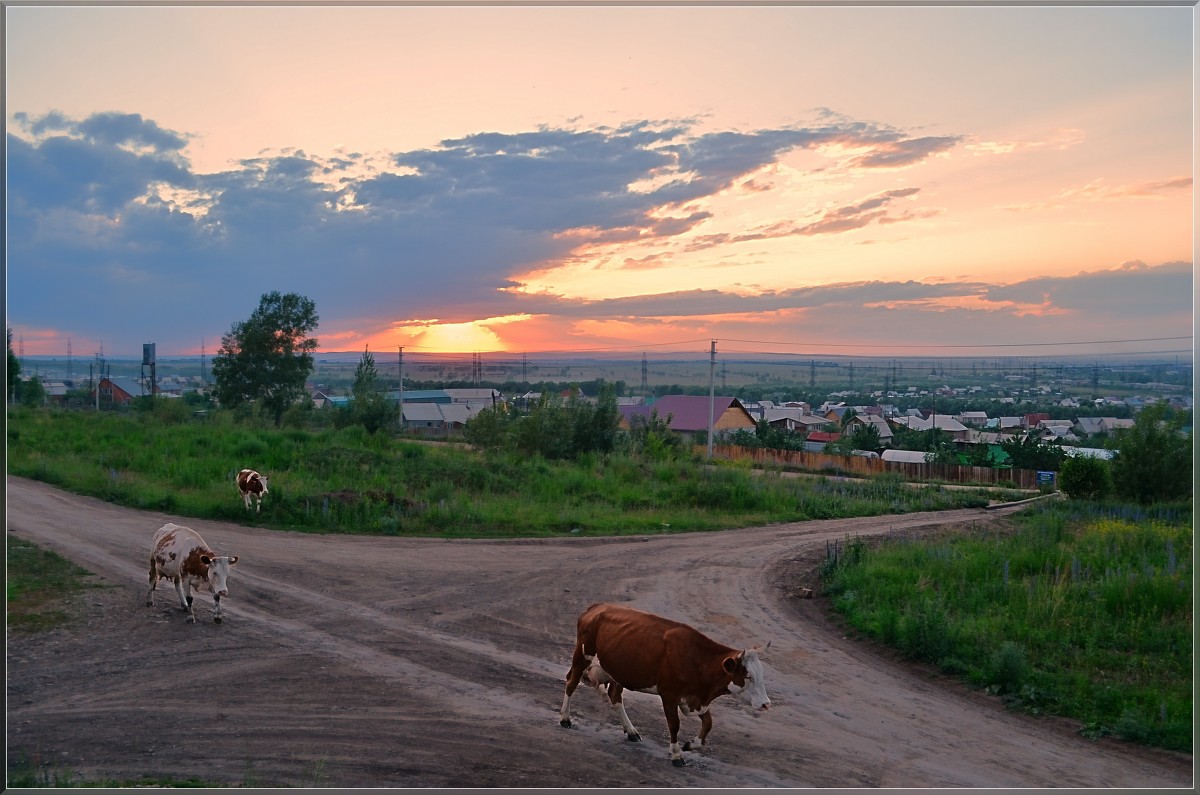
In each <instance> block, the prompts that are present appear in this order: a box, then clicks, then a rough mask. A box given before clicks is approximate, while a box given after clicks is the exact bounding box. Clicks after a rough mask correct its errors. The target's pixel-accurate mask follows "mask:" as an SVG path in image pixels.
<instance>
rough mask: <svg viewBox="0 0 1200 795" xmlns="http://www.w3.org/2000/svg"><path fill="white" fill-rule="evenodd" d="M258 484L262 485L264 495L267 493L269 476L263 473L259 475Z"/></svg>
mask: <svg viewBox="0 0 1200 795" xmlns="http://www.w3.org/2000/svg"><path fill="white" fill-rule="evenodd" d="M258 482H259V483H261V484H262V493H263V494H266V493H267V476H266V475H264V474H262V473H261V472H260V473H259V474H258Z"/></svg>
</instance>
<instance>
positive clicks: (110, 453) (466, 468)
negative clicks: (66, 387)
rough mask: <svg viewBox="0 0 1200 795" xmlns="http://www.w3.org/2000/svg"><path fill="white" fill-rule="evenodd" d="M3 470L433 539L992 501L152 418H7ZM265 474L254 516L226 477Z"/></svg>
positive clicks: (883, 484)
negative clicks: (263, 494)
mask: <svg viewBox="0 0 1200 795" xmlns="http://www.w3.org/2000/svg"><path fill="white" fill-rule="evenodd" d="M8 420H9V425H8V471H9V472H10V473H11V474H14V475H19V476H22V477H28V478H33V479H35V480H40V481H43V482H46V483H50V484H53V485H55V486H58V487H60V488H64V489H66V490H69V491H73V492H77V493H81V494H87V495H90V496H93V497H98V498H100V499H103V500H107V501H110V502H113V503H116V504H119V505H126V506H129V507H133V508H141V509H149V510H160V511H167V512H170V513H174V514H178V515H181V516H191V517H198V518H205V519H218V520H229V521H238V522H243V523H255V524H262V525H265V526H269V527H275V528H280V529H289V530H302V531H310V532H329V533H366V534H381V535H424V536H442V537H494V538H503V537H518V536H551V535H556V534H561V533H576V534H582V535H620V534H641V533H651V532H655V533H656V532H668V531H670V532H673V531H685V530H720V529H727V528H734V527H745V526H751V525H757V524H765V523H771V522H786V521H800V520H804V519H825V518H836V517H848V516H871V515H880V514H888V513H906V512H911V511H926V510H945V509H951V508H962V507H978V506H982V505H986V504H987V502H988V499H989V497H990V496H991V495H992V494H993V493H991V492H986V491H984V490H976V491H970V490H968V491H962V490H951V489H944V488H942V487H940V486H936V485H929V486H923V487H916V488H914V487H912V486H909V485H907V484H904V483H901V482H899V481H898V480H895V479H894V478H887V477H879V478H876V479H871V480H862V481H842V480H838V479H828V478H786V477H783V476H782V475H781V473H779V472H767V473H765V474H762V475H755V474H753V473H752V471H751V470H750V469H749V468H748V467H744V466H737V465H719V464H718V465H714V466H697V462H696V461H695V460H692V459H684V460H665V461H654V460H645V459H641V458H637V457H634V456H631V455H625V454H612V455H608V456H595V455H591V456H585V457H583V458H582V459H581V460H579V461H577V462H564V461H548V460H545V459H542V458H540V457H536V456H535V457H529V456H519V455H516V454H503V453H500V454H489V455H484V454H481V453H476V452H474V451H471V450H469V449H466V448H464V447H461V446H449V447H431V446H427V445H421V444H418V443H416V442H410V441H404V440H400V439H396V438H394V437H392V436H389V435H387V434H384V433H380V434H376V435H370V434H367V433H366V432H365V431H363V430H362V429H361V428H359V427H350V428H345V429H341V430H334V429H325V430H303V429H274V428H262V427H255V426H247V425H243V424H238V423H237V422H236V421H235V420H234V418H233V415H232V413H228V412H226V413H217V414H216V415H213V416H212V417H210V418H209V419H207V420H192V419H190V418H189V417H183V418H180V417H170V416H169V417H166V418H164V417H162V416H158V415H154V414H135V415H116V414H111V413H107V412H100V413H96V412H78V411H45V410H29V409H23V408H15V409H12V408H10V409H9V413H8ZM243 467H251V468H254V469H257V470H259V471H260V472H263V473H265V474H267V475H268V476H269V477H270V493H269V494H268V496H267V498H266V499H265V500H264V501H263V508H262V513H261V514H255V513H253V512H248V511H246V509H245V508H244V507H243V505H242V502H241V499H240V497H239V496H238V493H237V488H236V486H235V485H234V476H235V473H236V472H237V471H238V470H240V469H242V468H243Z"/></svg>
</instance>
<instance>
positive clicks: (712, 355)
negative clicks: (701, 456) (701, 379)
mask: <svg viewBox="0 0 1200 795" xmlns="http://www.w3.org/2000/svg"><path fill="white" fill-rule="evenodd" d="M716 374H717V341H716V340H713V341H712V347H711V348H710V349H709V354H708V457H709V458H712V454H713V412H714V411H716V406H717V381H716Z"/></svg>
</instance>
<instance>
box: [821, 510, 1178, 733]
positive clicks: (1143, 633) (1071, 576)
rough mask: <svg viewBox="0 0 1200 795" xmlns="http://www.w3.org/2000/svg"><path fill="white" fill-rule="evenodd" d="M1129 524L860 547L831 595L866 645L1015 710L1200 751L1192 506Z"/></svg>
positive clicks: (1070, 522) (1086, 521)
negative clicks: (1195, 719) (1197, 744)
mask: <svg viewBox="0 0 1200 795" xmlns="http://www.w3.org/2000/svg"><path fill="white" fill-rule="evenodd" d="M1131 510H1132V509H1130V508H1129V507H1127V506H1117V507H1115V508H1114V507H1106V506H1095V505H1084V506H1080V505H1078V504H1073V503H1060V504H1050V505H1045V506H1042V507H1040V508H1038V509H1035V510H1032V511H1030V512H1029V513H1028V514H1026V515H1024V516H1023V518H1022V519H1021V520H1020V521H1019V522H1017V523H1016V524H1015V525H1014V526H1013V528H1012V529H1011V531H1010V532H1005V533H999V534H997V533H995V532H988V533H986V534H983V535H978V536H974V537H952V538H946V539H942V540H938V541H932V542H931V541H924V542H915V541H905V540H904V539H902V538H895V539H888V540H885V541H883V542H882V543H880V544H879V545H877V546H874V547H868V545H866V544H865V543H864V542H861V541H857V540H854V539H850V540H848V541H847V543H846V544H845V545H837V547H836V550H837V552H836V554H834V550H833V549H831V554H830V556H829V559H828V560H827V561H826V565H825V569H824V572H823V574H824V583H825V584H824V589H825V592H826V593H827V594H828V595H830V596H831V598H832V599H833V600H834V605H835V608H836V609H837V610H838V611H839V612H840V613H842V614H843V615H844V617H845V618H846V620H847V621H848V622H849V623H850V624H851V625H852V626H853V627H855V628H856V629H858V630H860V631H861V632H863V633H864V634H866V635H867V636H869V637H872V638H874V639H876V640H879V641H881V642H883V643H885V644H888V645H890V646H893V647H895V648H897V649H899V650H900V651H901V652H902V653H904V654H905V655H906V656H908V657H910V658H912V659H915V660H920V661H923V662H927V663H931V664H933V665H936V666H938V667H939V668H941V669H942V670H944V671H946V672H948V673H952V674H956V675H959V676H961V677H962V678H963V679H964V680H965V681H966V682H968V683H970V684H972V685H974V686H977V687H980V688H985V689H986V690H987V691H988V692H991V693H995V694H998V695H1000V696H1001V697H1002V698H1003V699H1004V700H1005V702H1006V703H1007V704H1009V705H1010V706H1011V707H1013V708H1017V709H1022V710H1026V711H1028V712H1032V713H1048V714H1054V715H1060V716H1064V717H1068V718H1072V719H1075V720H1078V721H1079V722H1080V723H1081V724H1082V725H1083V733H1084V734H1086V735H1089V736H1093V737H1095V736H1102V735H1114V736H1119V737H1122V738H1125V739H1128V740H1132V741H1136V742H1140V743H1144V744H1147V745H1152V746H1157V747H1161V748H1166V749H1170V750H1178V751H1190V750H1191V748H1192V662H1193V656H1192V655H1193V650H1192V571H1191V569H1190V565H1191V564H1190V561H1191V560H1192V528H1191V524H1190V506H1176V509H1175V510H1174V511H1167V510H1165V509H1164V508H1163V507H1161V506H1160V507H1159V508H1156V509H1154V511H1152V514H1151V515H1149V516H1147V515H1145V514H1140V515H1136V516H1135V515H1134V514H1133V513H1131ZM1154 514H1157V518H1155V516H1154Z"/></svg>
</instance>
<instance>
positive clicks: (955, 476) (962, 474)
mask: <svg viewBox="0 0 1200 795" xmlns="http://www.w3.org/2000/svg"><path fill="white" fill-rule="evenodd" d="M700 449H702V450H703V449H706V448H700ZM713 457H714V458H722V459H725V460H728V461H746V460H749V461H751V462H753V463H754V464H756V465H758V466H778V467H784V468H790V469H802V470H806V471H813V472H820V471H823V470H831V471H834V472H839V473H845V474H848V475H860V476H863V477H869V476H870V475H878V474H880V473H881V472H895V473H897V474H898V475H900V477H902V478H905V479H906V480H943V481H947V482H950V483H983V484H996V485H1000V484H1004V485H1005V486H1013V487H1015V488H1018V489H1030V490H1037V488H1038V479H1037V471H1036V470H1033V469H992V468H991V467H967V466H959V465H957V464H924V463H910V462H906V461H884V460H883V459H882V458H867V457H865V456H858V455H829V454H827V453H807V452H803V451H800V450H769V449H766V448H761V447H738V446H736V445H728V444H724V445H714V446H713Z"/></svg>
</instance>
